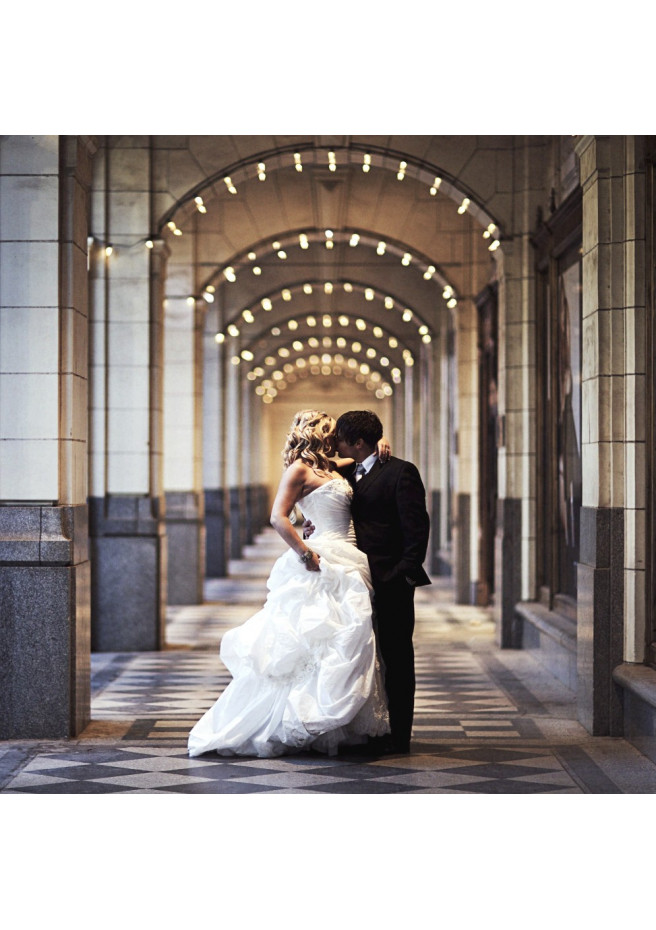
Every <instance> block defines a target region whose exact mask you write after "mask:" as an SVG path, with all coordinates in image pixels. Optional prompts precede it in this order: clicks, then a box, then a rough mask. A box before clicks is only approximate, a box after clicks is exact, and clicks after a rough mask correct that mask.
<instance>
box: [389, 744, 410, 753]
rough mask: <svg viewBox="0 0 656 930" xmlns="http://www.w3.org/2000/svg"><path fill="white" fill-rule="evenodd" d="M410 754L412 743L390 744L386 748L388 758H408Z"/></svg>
mask: <svg viewBox="0 0 656 930" xmlns="http://www.w3.org/2000/svg"><path fill="white" fill-rule="evenodd" d="M409 752H410V743H396V742H392V743H389V745H388V746H386V748H385V755H386V756H407V755H408V754H409Z"/></svg>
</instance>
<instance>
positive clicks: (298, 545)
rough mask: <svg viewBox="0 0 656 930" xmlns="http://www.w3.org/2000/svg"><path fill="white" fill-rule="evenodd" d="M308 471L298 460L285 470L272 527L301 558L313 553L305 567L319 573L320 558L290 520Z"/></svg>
mask: <svg viewBox="0 0 656 930" xmlns="http://www.w3.org/2000/svg"><path fill="white" fill-rule="evenodd" d="M308 470H309V469H308V467H307V465H304V464H303V463H302V462H300V461H298V460H297V461H296V462H294V463H293V464H291V465H290V466H289V468H287V469H285V471H284V473H283V476H282V478H281V480H280V484H279V486H278V491H277V493H276V497H275V500H274V502H273V507H272V508H271V526H272V527H273V528H274V529H275V530H276V532H277V533H278V534H279V536H281V537H282V539H284V541H285V542H286V543H287V545H288V546H289V547H290V548H291V549H293V550H294V552H295V553H296V554H297V555H298V556H299V558H300V556H302V555H303V554H304V553H306V552H311V553H312V555H311V556H310V557H309V558H308V560H307V561H306V562H305V567H306V568H307V569H308V571H311V572H318V571H319V570H320V568H319V556H318V555H317V553H316V552H312V550H311V549H310V547H309V546H307V545H306V544H305V543H304V542H303V540H302V539H301V538H300V537H299V535H298V533H297V532H296V530H295V529H294V526H293V524H292V522H291V520H290V519H289V514H290V513H291V511H292V509H293V507H294V505H295V504H296V503H297V502H298V500H299V499H300V498H301V497H302V496H303V490H304V488H305V480H306V475H307V471H308Z"/></svg>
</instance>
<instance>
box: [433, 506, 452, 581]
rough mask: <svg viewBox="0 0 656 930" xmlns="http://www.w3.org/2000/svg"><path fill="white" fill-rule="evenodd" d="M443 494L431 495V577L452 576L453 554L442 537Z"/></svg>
mask: <svg viewBox="0 0 656 930" xmlns="http://www.w3.org/2000/svg"><path fill="white" fill-rule="evenodd" d="M441 517H442V492H441V491H433V492H432V493H431V535H430V551H429V559H430V561H429V569H428V573H429V575H436V576H440V575H442V576H444V575H447V576H448V575H451V574H452V567H451V552H450V551H449V550H448V549H446V548H444V546H445V540H443V539H442V536H441V526H442V520H441Z"/></svg>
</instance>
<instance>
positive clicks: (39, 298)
mask: <svg viewBox="0 0 656 930" xmlns="http://www.w3.org/2000/svg"><path fill="white" fill-rule="evenodd" d="M95 150H96V145H95V143H94V141H93V140H91V139H88V138H85V137H66V136H4V137H1V138H0V203H1V204H2V212H1V214H0V266H1V268H2V274H1V276H0V443H1V445H2V468H1V470H0V616H1V617H2V623H1V624H0V708H1V711H0V739H53V738H66V737H71V736H76V735H78V734H79V733H80V732H81V731H82V729H83V728H84V727H85V725H86V724H87V723H88V721H89V718H90V643H89V613H90V611H89V575H90V572H89V560H88V550H87V508H86V497H87V472H86V458H87V419H86V411H87V325H88V320H87V306H88V291H87V255H86V253H87V223H86V217H87V203H88V196H89V188H90V182H91V158H92V155H93V153H94V152H95Z"/></svg>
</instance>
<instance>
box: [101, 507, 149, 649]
mask: <svg viewBox="0 0 656 930" xmlns="http://www.w3.org/2000/svg"><path fill="white" fill-rule="evenodd" d="M89 530H90V532H89V548H90V555H91V604H92V618H93V619H92V624H91V648H92V650H93V651H94V652H145V651H149V650H157V649H162V648H163V646H164V629H165V616H166V594H167V584H166V577H167V544H166V533H165V525H164V519H163V518H162V516H161V507H160V502H159V499H158V498H150V497H145V496H127V495H126V496H122V495H121V496H118V495H117V496H112V497H106V498H91V499H90V500H89Z"/></svg>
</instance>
